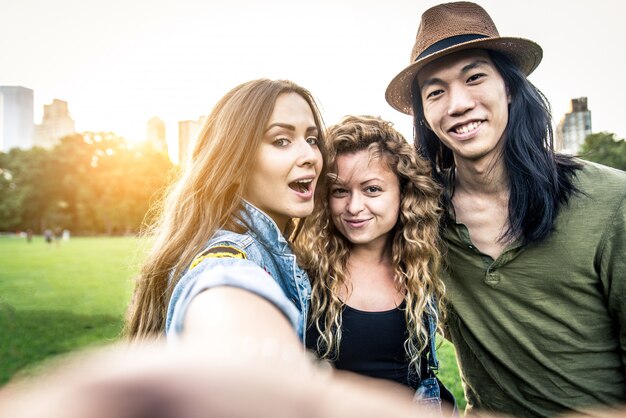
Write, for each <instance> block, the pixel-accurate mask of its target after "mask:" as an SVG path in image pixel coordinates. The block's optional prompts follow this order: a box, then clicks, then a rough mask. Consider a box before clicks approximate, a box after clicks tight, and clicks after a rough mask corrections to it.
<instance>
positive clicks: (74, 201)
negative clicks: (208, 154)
mask: <svg viewBox="0 0 626 418" xmlns="http://www.w3.org/2000/svg"><path fill="white" fill-rule="evenodd" d="M171 169H172V163H171V162H170V161H169V159H168V158H167V156H166V155H165V154H163V153H161V152H159V151H157V150H155V149H154V148H152V147H150V146H149V145H148V144H133V143H128V142H127V141H125V140H124V138H121V137H119V136H117V135H115V134H113V133H110V132H100V133H92V132H86V133H84V134H80V135H79V134H76V135H71V136H68V137H65V138H62V139H61V141H60V143H59V144H58V145H57V146H56V147H54V148H53V149H51V150H46V149H43V148H32V149H30V150H19V149H14V150H11V151H10V152H9V153H6V154H4V153H0V231H15V230H18V229H20V230H25V229H29V228H30V229H33V230H35V231H37V232H41V231H42V230H43V229H44V228H54V227H60V228H68V229H70V230H72V231H73V232H75V233H82V234H94V233H107V234H121V233H127V232H136V231H137V230H139V228H140V227H141V223H142V221H143V219H144V216H145V214H146V212H147V211H148V208H149V205H150V202H151V200H154V199H158V198H159V196H160V193H162V192H163V190H164V189H165V183H166V178H167V174H168V172H169V171H170V170H171Z"/></svg>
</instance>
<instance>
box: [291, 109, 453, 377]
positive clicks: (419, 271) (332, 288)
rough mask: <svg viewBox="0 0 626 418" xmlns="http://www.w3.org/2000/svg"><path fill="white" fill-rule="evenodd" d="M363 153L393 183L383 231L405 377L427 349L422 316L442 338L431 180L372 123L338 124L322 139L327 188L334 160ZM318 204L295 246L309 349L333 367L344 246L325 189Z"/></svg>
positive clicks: (407, 149)
mask: <svg viewBox="0 0 626 418" xmlns="http://www.w3.org/2000/svg"><path fill="white" fill-rule="evenodd" d="M361 150H367V151H368V152H369V153H370V158H380V161H382V162H383V163H384V164H386V166H387V167H388V168H389V169H390V170H391V171H393V173H394V174H395V175H396V176H397V177H398V180H399V183H400V190H401V201H400V211H399V212H400V214H399V217H398V220H397V223H396V225H395V226H394V228H393V229H392V231H391V234H392V239H391V253H392V264H393V271H394V280H395V281H396V283H397V285H398V288H399V289H402V290H403V291H404V293H405V317H406V323H407V331H408V332H407V340H406V341H405V344H404V347H405V351H406V354H407V358H408V360H409V364H410V370H412V371H416V372H417V373H418V374H419V370H420V357H421V353H422V352H423V351H424V350H425V349H426V347H427V346H428V337H429V336H428V328H427V325H426V324H425V322H424V320H423V318H424V315H425V314H426V313H429V314H432V315H434V316H435V317H436V318H437V323H438V328H439V331H441V332H443V328H442V325H441V324H442V323H443V317H444V316H445V310H444V301H443V298H444V289H445V287H444V284H443V282H442V280H441V277H440V270H441V259H442V256H441V253H440V249H439V222H440V218H441V206H440V197H441V188H440V187H439V186H438V184H437V183H436V182H435V181H434V180H433V179H432V178H431V175H430V173H431V167H430V164H429V163H428V162H427V161H426V160H424V159H422V158H420V157H419V156H418V155H417V153H416V151H415V150H414V148H413V147H412V146H411V145H410V144H409V143H408V142H407V141H406V140H405V138H404V137H403V136H402V135H401V134H400V133H399V132H398V131H396V130H395V129H394V128H393V125H392V124H391V123H390V122H386V121H384V120H382V119H380V118H378V117H374V116H346V117H345V118H343V119H342V120H341V121H340V122H339V123H338V124H337V125H334V126H331V127H330V128H329V130H328V133H327V153H328V172H329V182H332V181H333V179H334V178H336V175H333V173H337V157H338V156H339V155H342V154H350V153H354V152H358V151H361ZM325 197H326V198H322V199H318V200H317V201H316V206H315V210H314V211H313V214H312V215H311V216H309V217H308V218H307V220H306V221H305V225H304V229H303V231H302V234H301V235H300V237H298V239H297V240H296V251H297V253H298V260H299V262H300V264H301V265H302V266H303V267H304V268H305V269H306V270H307V272H308V273H309V276H310V278H311V284H312V293H311V315H310V319H309V327H313V326H314V327H316V328H317V330H318V332H319V334H320V336H319V338H318V340H317V348H318V352H319V353H320V355H321V357H322V358H326V359H330V360H333V359H336V358H337V356H338V355H339V347H340V343H341V324H342V311H343V308H344V305H345V303H344V302H343V301H342V300H341V299H340V297H339V292H340V289H342V286H346V276H347V274H348V271H347V263H348V258H349V255H350V249H351V247H352V244H351V243H350V241H348V240H347V239H346V238H345V237H344V236H343V235H342V234H341V233H340V232H339V231H338V230H337V228H336V226H335V225H334V223H333V221H332V220H331V217H330V208H329V197H330V188H327V190H326V196H325Z"/></svg>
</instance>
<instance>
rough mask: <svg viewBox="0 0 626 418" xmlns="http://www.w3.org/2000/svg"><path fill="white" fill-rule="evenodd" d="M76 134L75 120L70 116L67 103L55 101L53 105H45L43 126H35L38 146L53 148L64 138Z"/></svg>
mask: <svg viewBox="0 0 626 418" xmlns="http://www.w3.org/2000/svg"><path fill="white" fill-rule="evenodd" d="M75 133H76V130H75V129H74V120H73V119H72V117H71V116H70V111H69V109H68V107H67V102H64V101H63V100H59V99H54V100H52V103H51V104H49V105H44V107H43V119H42V120H41V125H36V126H35V145H36V146H39V147H44V148H52V147H54V146H55V145H56V144H58V143H59V141H60V140H61V138H63V137H64V136H68V135H73V134H75Z"/></svg>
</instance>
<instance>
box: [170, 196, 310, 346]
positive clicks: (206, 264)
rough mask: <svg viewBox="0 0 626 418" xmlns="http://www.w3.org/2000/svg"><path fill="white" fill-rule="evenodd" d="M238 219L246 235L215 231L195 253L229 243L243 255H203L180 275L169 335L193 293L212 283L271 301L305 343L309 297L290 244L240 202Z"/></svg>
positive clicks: (180, 326) (254, 210) (175, 329)
mask: <svg viewBox="0 0 626 418" xmlns="http://www.w3.org/2000/svg"><path fill="white" fill-rule="evenodd" d="M241 219H242V221H243V223H244V225H245V226H246V227H247V228H248V230H247V231H246V232H245V233H243V234H237V233H234V232H232V231H226V230H220V231H218V232H217V233H216V234H215V235H214V236H213V237H212V238H211V239H210V240H209V241H208V242H207V244H206V245H205V247H204V248H201V249H199V250H198V253H200V252H202V251H203V250H204V249H207V248H211V247H214V246H218V245H229V246H233V247H236V248H237V249H239V250H241V251H242V252H243V253H244V254H245V255H246V259H245V260H242V259H234V258H207V259H205V260H203V261H202V262H200V263H199V264H198V265H197V266H195V267H194V268H193V269H191V270H187V271H186V272H185V273H184V274H183V276H182V277H181V279H180V280H179V282H178V283H177V284H176V286H175V288H174V291H173V293H172V297H171V298H170V301H169V305H168V310H167V318H166V325H165V330H166V334H167V336H168V338H173V337H175V336H176V335H178V334H180V333H181V332H182V331H183V323H184V318H185V314H186V312H187V309H188V308H189V305H190V303H191V301H192V300H193V298H194V297H195V296H197V295H198V294H199V293H201V292H202V291H204V290H207V289H210V288H213V287H216V286H233V287H237V288H241V289H245V290H248V291H250V292H253V293H255V294H257V295H259V296H260V297H262V298H264V299H266V300H268V301H269V302H271V303H273V304H274V305H275V306H276V307H277V308H278V309H279V310H280V311H281V312H282V313H283V314H284V315H285V316H286V317H287V318H288V319H289V321H290V322H291V324H292V325H293V327H294V329H295V330H296V332H297V334H298V336H299V337H300V339H301V340H302V341H303V342H304V330H305V329H306V320H307V318H306V316H307V312H308V309H309V298H310V295H311V284H310V282H309V278H308V276H307V274H306V273H305V272H304V270H302V269H301V268H300V267H299V266H298V265H297V263H296V257H295V255H294V254H293V252H292V251H291V248H290V247H289V243H288V242H287V240H285V238H284V237H283V235H282V234H281V232H280V230H279V229H278V227H277V226H276V223H274V221H273V220H272V219H271V218H269V217H268V216H267V215H266V214H265V213H263V212H261V211H260V210H259V209H257V208H256V207H254V206H252V205H251V204H249V203H247V202H244V211H243V212H242V213H241Z"/></svg>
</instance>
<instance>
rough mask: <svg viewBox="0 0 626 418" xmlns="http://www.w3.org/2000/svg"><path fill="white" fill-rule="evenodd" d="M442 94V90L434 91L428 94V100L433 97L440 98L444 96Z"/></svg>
mask: <svg viewBox="0 0 626 418" xmlns="http://www.w3.org/2000/svg"><path fill="white" fill-rule="evenodd" d="M442 93H443V90H441V89H440V90H433V91H431V92H430V93H428V95H427V96H426V98H427V99H430V98H433V97H437V96H439V95H440V94H442Z"/></svg>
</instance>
